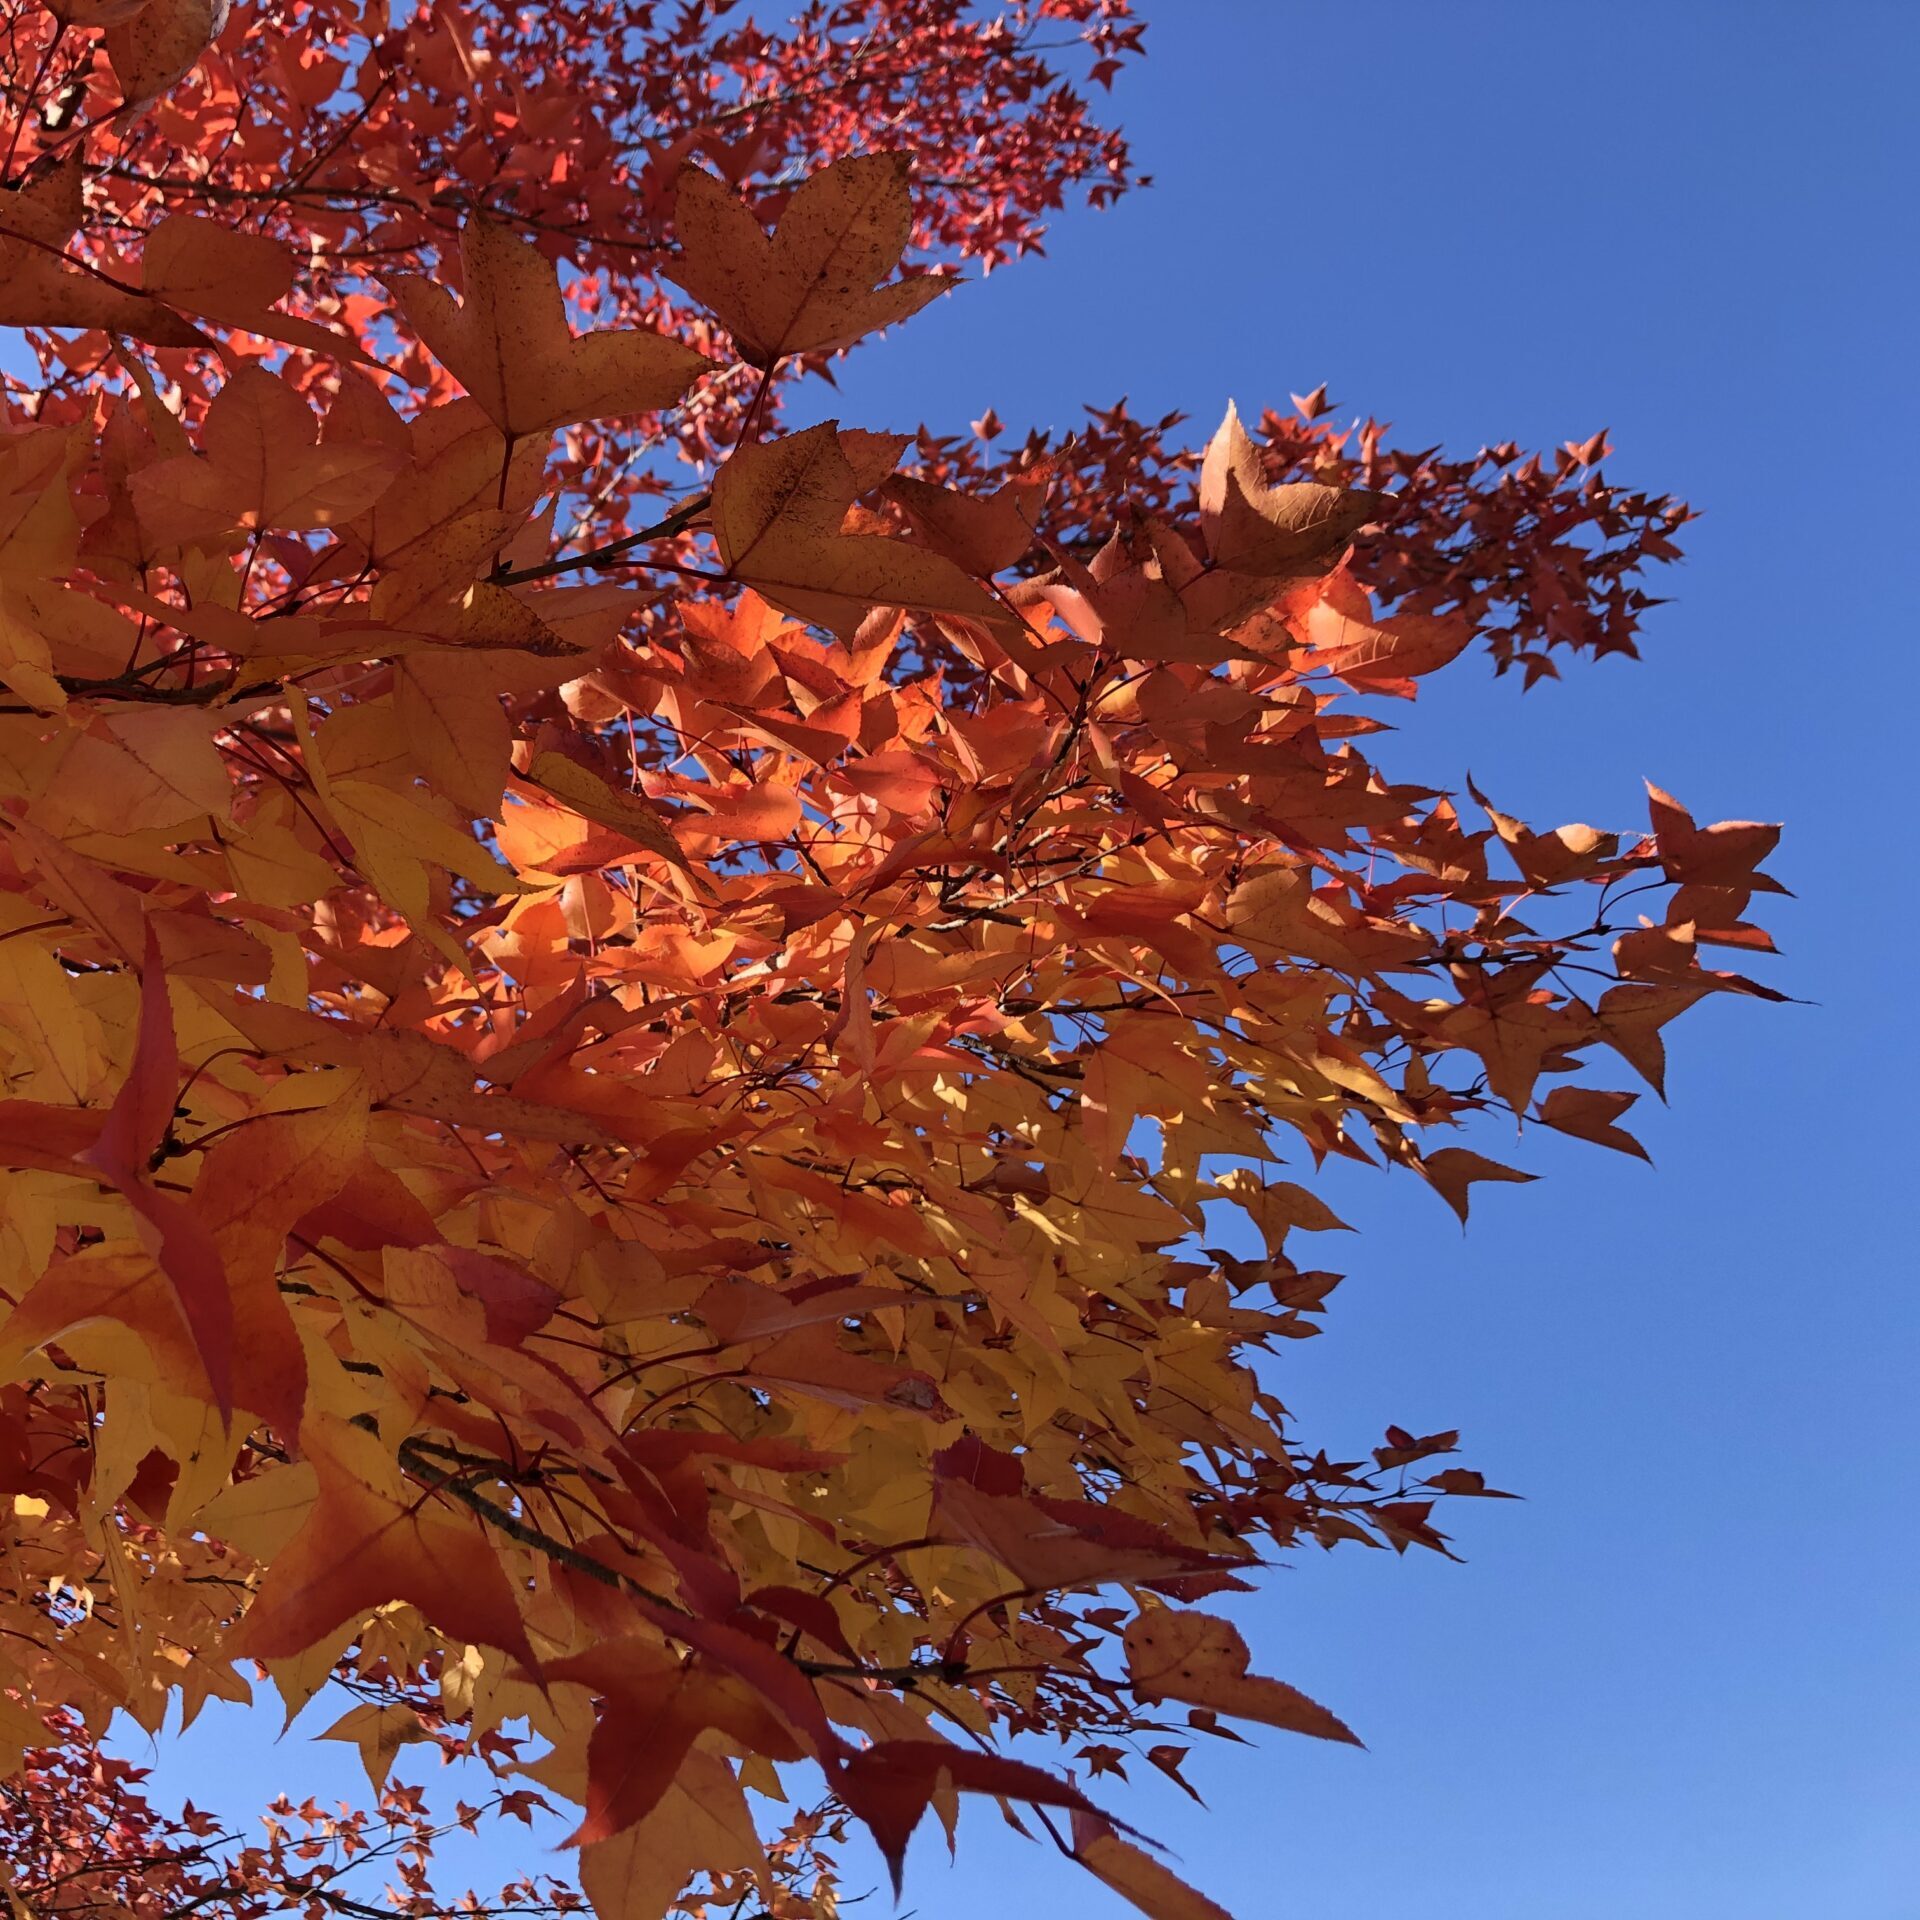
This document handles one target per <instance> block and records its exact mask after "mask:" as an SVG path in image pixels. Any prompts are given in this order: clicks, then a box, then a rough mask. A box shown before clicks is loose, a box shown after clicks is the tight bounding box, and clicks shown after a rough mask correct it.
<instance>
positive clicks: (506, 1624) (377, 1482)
mask: <svg viewBox="0 0 1920 1920" xmlns="http://www.w3.org/2000/svg"><path fill="white" fill-rule="evenodd" d="M300 1440H301V1448H302V1451H303V1452H304V1453H305V1455H306V1457H307V1458H308V1459H309V1460H310V1461H311V1462H312V1463H313V1466H314V1468H315V1470H316V1471H317V1473H318V1475H319V1498H318V1500H317V1501H316V1502H315V1504H314V1507H313V1511H312V1512H311V1514H309V1516H308V1517H307V1520H306V1522H305V1524H304V1525H302V1527H301V1528H300V1530H299V1531H298V1532H297V1533H296V1534H295V1535H294V1536H293V1538H292V1540H291V1541H289V1542H288V1544H287V1546H286V1547H285V1548H284V1549H282V1551H281V1552H280V1553H278V1554H277V1555H275V1557H274V1559H273V1561H272V1563H271V1565H270V1566H269V1567H268V1568H267V1571H266V1574H265V1576H264V1577H263V1578H262V1580H261V1582H260V1585H259V1587H258V1589H257V1590H256V1591H255V1593H254V1595H253V1598H252V1601H251V1602H250V1604H249V1605H248V1607H247V1611H246V1614H245V1615H244V1617H243V1618H242V1620H241V1623H240V1625H239V1627H238V1628H237V1629H236V1630H235V1633H234V1635H233V1636H232V1637H231V1638H230V1640H229V1642H228V1645H229V1647H230V1649H231V1650H232V1652H233V1653H234V1655H235V1657H236V1658H252V1659H258V1660H273V1659H283V1658H285V1657H286V1656H288V1655H290V1654H295V1653H298V1652H300V1651H301V1649H302V1648H304V1647H306V1646H308V1645H310V1644H311V1643H312V1642H314V1641H315V1640H318V1639H320V1638H322V1637H323V1636H325V1635H327V1634H330V1633H332V1632H333V1631H334V1630H335V1629H336V1628H338V1627H342V1626H345V1625H347V1624H348V1623H349V1622H352V1621H359V1620H362V1619H364V1618H365V1617H366V1616H368V1615H369V1614H372V1613H374V1612H376V1611H377V1610H378V1609H380V1608H381V1607H384V1606H386V1605H387V1604H388V1603H389V1602H391V1601H394V1600H405V1601H407V1602H408V1603H409V1604H411V1605H413V1606H415V1607H418V1608H419V1609H420V1611H421V1612H422V1613H423V1614H424V1615H426V1617H427V1618H428V1619H429V1620H430V1621H431V1622H432V1623H433V1625H435V1626H436V1627H438V1628H439V1629H441V1630H442V1631H443V1632H445V1633H447V1634H450V1635H452V1636H454V1637H456V1638H458V1639H462V1640H471V1641H477V1642H479V1643H481V1644H482V1645H486V1646H493V1647H498V1648H500V1649H501V1650H502V1651H503V1652H506V1653H510V1654H512V1655H514V1656H515V1658H517V1659H519V1660H520V1661H522V1662H523V1663H524V1664H525V1665H526V1666H527V1667H529V1668H531V1669H535V1670H537V1669H538V1662H537V1661H536V1660H535V1658H534V1653H533V1648H532V1646H531V1644H530V1643H529V1642H528V1639H527V1633H526V1628H525V1626H524V1625H523V1623H522V1621H521V1618H520V1612H519V1608H518V1607H517V1606H516V1604H515V1602H514V1597H513V1590H512V1588H511V1587H510V1586H509V1585H508V1584H507V1578H506V1575H505V1573H504V1572H502V1570H501V1567H500V1561H499V1558H498V1556H497V1555H496V1554H495V1552H494V1550H493V1548H492V1547H490V1546H489V1545H488V1543H487V1541H486V1540H485V1539H484V1538H483V1537H482V1536H481V1535H480V1534H478V1533H476V1532H474V1530H473V1529H472V1528H471V1527H469V1526H466V1525H464V1524H462V1522H461V1521H459V1520H457V1519H454V1518H452V1517H450V1516H449V1515H447V1514H445V1513H444V1512H442V1511H440V1510H438V1509H436V1508H435V1507H434V1506H433V1505H431V1504H423V1502H422V1501H421V1499H420V1498H419V1497H418V1495H417V1494H416V1495H409V1494H408V1492H407V1491H406V1490H405V1489H404V1488H403V1486H402V1483H401V1478H400V1473H399V1469H398V1468H397V1466H395V1464H394V1462H393V1459H392V1457H391V1456H390V1455H389V1454H388V1453H387V1451H386V1449H385V1448H384V1447H382V1446H381V1444H380V1442H379V1441H378V1439H377V1438H375V1437H374V1436H373V1435H372V1434H369V1433H365V1432H362V1431H361V1430H360V1429H358V1428H356V1427H353V1426H350V1425H348V1423H347V1422H346V1421H344V1420H342V1419H340V1418H339V1417H338V1416H337V1415H335V1414H330V1413H325V1412H316V1413H312V1414H309V1416H308V1417H307V1419H306V1421H305V1422H304V1423H303V1425H302V1427H301V1431H300Z"/></svg>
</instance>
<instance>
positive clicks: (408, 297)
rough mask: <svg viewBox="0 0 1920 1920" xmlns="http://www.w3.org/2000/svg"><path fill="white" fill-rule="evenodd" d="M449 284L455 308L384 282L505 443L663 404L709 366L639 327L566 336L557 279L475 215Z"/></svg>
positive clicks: (407, 286)
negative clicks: (455, 288) (459, 294)
mask: <svg viewBox="0 0 1920 1920" xmlns="http://www.w3.org/2000/svg"><path fill="white" fill-rule="evenodd" d="M460 284H461V287H462V290H463V298H462V299H461V300H459V301H458V302H456V301H455V299H454V297H453V295H452V294H450V293H449V292H448V291H447V290H446V288H444V287H442V286H439V285H437V284H436V283H435V282H433V281H431V280H428V279H425V278H423V277H422V276H420V275H418V274H398V275H394V276H393V277H391V278H390V279H389V280H388V282H387V286H388V288H389V290H390V291H391V292H392V294H393V296H394V299H395V300H396V301H397V302H398V303H399V307H400V311H401V314H402V315H403V316H404V317H405V319H406V321H407V324H408V325H409V326H410V327H412V328H413V330H414V332H415V333H417V334H418V335H419V336H420V338H421V339H422V340H423V341H425V342H426V344H427V346H428V348H429V349H430V350H431V351H432V353H433V355H434V357H435V358H436V359H438V360H439V361H441V362H442V364H444V365H445V366H446V367H447V369H448V370H449V371H450V372H452V373H453V374H454V375H456V376H457V377H458V379H459V380H460V382H461V384H462V385H463V386H464V387H465V388H466V390H467V391H468V392H469V393H470V394H471V395H472V396H473V397H474V399H476V400H477V401H478V402H479V403H480V405H481V406H482V407H483V408H484V409H485V411H486V415H487V418H488V419H489V420H491V421H492V422H493V424H494V425H495V426H496V427H498V428H499V429H500V431H501V432H502V433H504V434H505V435H507V437H508V438H509V439H517V438H520V437H521V436H523V435H527V434H537V433H545V432H548V431H550V430H551V429H553V428H555V427H564V426H568V425H571V424H573V423H575V422H577V421H582V420H604V419H611V418H615V417H618V416H621V415H626V414H635V413H645V412H647V411H649V410H650V409H652V408H655V407H666V406H671V405H672V404H673V403H674V402H675V401H676V400H678V399H679V398H680V396H681V395H682V394H683V393H685V392H686V390H687V389H688V387H690V386H691V385H692V384H693V382H694V381H695V380H696V379H698V378H699V376H700V375H701V374H702V373H704V372H705V371H706V370H707V368H708V367H710V366H711V365H712V364H713V362H712V361H710V360H709V359H707V357H706V356H705V355H704V354H699V353H696V352H694V350H693V349H692V348H691V347H687V346H683V345H681V343H680V342H679V341H677V340H670V339H668V338H667V337H666V336H665V335H664V334H659V333H655V332H652V331H651V330H650V329H647V328H644V327H626V328H620V329H616V330H612V331H609V332H604V333H590V334H587V335H586V336H584V337H583V338H581V339H575V338H574V336H573V332H572V330H571V329H570V328H569V327H568V325H567V312H566V303H565V301H564V300H563V299H562V298H561V294H560V276H559V274H558V273H557V272H556V271H555V270H554V268H553V266H552V265H551V264H550V263H549V262H548V261H546V260H544V259H542V258H541V256H540V254H539V253H538V251H537V250H536V249H534V248H533V247H530V246H528V245H526V244H525V243H524V242H523V241H521V240H520V239H519V237H518V236H517V235H516V234H515V233H514V232H513V230H512V229H511V228H509V227H506V226H503V225H501V224H500V223H499V222H497V221H494V220H490V219H488V218H487V217H486V216H485V215H484V214H473V215H470V216H469V217H468V219H467V221H466V223H465V225H464V226H462V228H461V229H460Z"/></svg>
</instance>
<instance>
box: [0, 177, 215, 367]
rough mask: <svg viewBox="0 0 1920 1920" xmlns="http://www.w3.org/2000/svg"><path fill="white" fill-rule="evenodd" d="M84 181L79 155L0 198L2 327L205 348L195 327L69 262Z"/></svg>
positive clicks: (106, 276) (109, 278)
mask: <svg viewBox="0 0 1920 1920" xmlns="http://www.w3.org/2000/svg"><path fill="white" fill-rule="evenodd" d="M84 178H85V175H84V170H83V167H82V164H81V159H80V155H79V152H78V150H77V149H76V150H73V151H70V152H69V153H68V154H67V155H66V156H65V157H64V158H62V159H61V160H59V161H57V162H55V163H53V164H51V165H48V166H45V167H43V168H41V169H40V170H39V171H37V172H35V173H34V174H32V175H31V176H29V178H28V179H27V180H26V181H25V182H24V183H23V184H21V185H19V186H17V187H12V188H10V189H8V190H6V191H4V192H0V325H5V326H10V327H101V328H105V329H108V330H110V331H112V332H115V333H124V334H128V335H131V336H132V338H134V339H136V340H145V341H148V342H150V343H151V344H152V345H154V346H157V347H191V346H195V345H198V344H199V343H200V340H201V338H202V336H201V334H200V331H199V329H198V328H197V327H195V326H193V325H192V324H191V323H190V322H189V321H186V320H183V319H182V318H181V317H180V316H179V315H178V314H177V313H174V312H173V311H171V310H170V309H169V308H167V307H165V306H163V305H161V303H160V302H159V301H158V300H154V299H150V298H149V297H147V296H146V295H145V294H142V293H139V292H136V291H135V290H134V289H133V288H131V287H127V286H123V285H121V284H120V283H119V282H118V281H116V280H115V279H114V278H113V277H112V276H111V275H110V274H108V273H106V272H104V271H102V270H100V269H98V268H90V267H88V266H86V265H85V264H83V263H80V262H77V261H75V260H74V259H73V258H71V257H70V256H69V254H68V251H67V249H68V242H69V241H70V239H71V238H72V235H73V232H74V230H75V228H77V227H78V226H79V225H80V222H81V219H82V216H83V212H84V201H83V197H82V195H83V187H84Z"/></svg>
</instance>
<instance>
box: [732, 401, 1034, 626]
mask: <svg viewBox="0 0 1920 1920" xmlns="http://www.w3.org/2000/svg"><path fill="white" fill-rule="evenodd" d="M888 464H889V466H890V465H891V462H889V463H888ZM860 491H861V485H860V476H858V475H857V474H856V472H855V470H854V467H853V464H852V462H851V461H850V460H849V459H848V456H847V450H846V447H845V445H844V444H843V437H842V435H841V433H840V430H839V425H838V423H837V422H836V421H831V420H829V421H825V422H823V423H822V424H821V425H819V426H817V427H809V428H808V429H807V430H806V431H805V432H804V433H795V434H788V435H786V436H785V437H784V438H782V439H779V440H774V441H771V442H769V443H767V444H765V445H761V446H746V447H740V448H737V449H736V450H735V452H734V454H733V457H732V458H731V459H730V460H728V462H727V463H726V465H725V466H723V467H722V468H721V469H720V471H719V473H718V474H717V475H716V476H715V478H714V483H713V531H714V537H715V538H716V540H717V541H718V542H719V545H720V553H721V557H722V558H723V559H724V560H725V562H726V564H727V570H728V571H729V572H730V573H732V574H733V575H735V576H736V577H737V578H739V579H741V580H744V581H746V582H747V583H748V584H749V585H751V586H752V587H754V588H755V590H756V591H758V592H759V593H760V594H761V595H762V596H763V597H764V598H765V599H767V600H769V601H771V602H772V603H773V604H774V605H775V606H776V607H781V608H784V609H785V610H786V611H787V612H789V613H792V614H795V615H797V616H798V617H799V618H801V619H803V620H811V621H815V622H817V623H818V624H820V625H821V626H826V627H832V628H833V629H834V630H835V631H836V632H839V631H847V632H851V631H853V630H854V629H855V628H857V627H858V626H859V624H860V623H861V622H862V621H863V620H865V619H866V617H867V616H868V615H869V614H870V613H871V612H872V611H873V610H874V608H875V607H880V606H896V607H910V608H913V609H914V610H916V611H919V612H928V613H947V614H954V615H958V616H960V617H961V618H964V619H970V620H975V621H978V622H980V623H981V624H982V625H983V626H990V627H1002V626H1005V625H1007V624H1008V623H1009V618H1010V617H1009V615H1008V614H1007V612H1006V610H1005V609H1004V608H1002V607H1001V606H999V605H998V604H997V603H996V602H995V601H994V599H993V597H992V596H991V595H990V594H989V593H987V592H986V590H985V589H984V588H982V587H981V586H980V585H979V584H978V583H977V582H976V581H974V580H973V579H971V578H970V577H969V576H968V575H966V574H965V573H963V572H962V571H961V570H960V568H959V567H957V566H956V565H955V564H954V563H953V562H952V561H951V560H949V559H947V558H946V557H945V556H944V555H941V554H937V553H929V552H928V551H926V550H925V549H924V548H919V547H912V546H909V545H907V544H906V543H905V542H904V541H900V540H892V539H888V538H887V537H886V536H884V535H881V534H871V533H843V532H842V531H841V526H842V523H843V522H844V520H845V519H846V515H847V510H848V508H849V507H851V506H852V505H853V503H854V500H855V498H856V496H857V495H858V494H859V493H860Z"/></svg>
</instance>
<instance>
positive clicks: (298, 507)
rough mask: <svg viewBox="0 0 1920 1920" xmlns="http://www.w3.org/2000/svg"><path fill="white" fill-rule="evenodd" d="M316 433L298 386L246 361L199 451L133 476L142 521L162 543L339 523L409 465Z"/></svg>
mask: <svg viewBox="0 0 1920 1920" xmlns="http://www.w3.org/2000/svg"><path fill="white" fill-rule="evenodd" d="M318 440H319V422H318V421H317V420H316V419H315V418H314V415H313V410H312V408H310V407H309V406H308V405H307V403H306V401H305V400H304V399H303V398H302V397H301V396H300V395H299V394H298V393H296V392H295V391H294V390H293V388H292V387H290V386H289V385H288V384H287V383H286V382H285V381H284V380H282V379H280V378H278V377H277V376H276V375H274V374H271V373H267V372H265V371H264V370H263V369H261V368H259V367H242V368H241V369H240V370H239V372H237V373H235V374H234V375H233V376H232V377H231V378H230V379H229V380H228V381H227V383H226V385H225V386H223V387H222V388H221V389H220V391H219V393H218V394H216V395H215V396H214V399H213V402H212V404H211V405H210V406H209V407H208V408H207V416H206V422H205V424H204V426H203V427H202V429H201V446H202V449H203V451H202V452H201V453H200V454H197V455H194V454H189V455H187V456H185V457H183V458H181V459H177V460H162V461H160V462H158V463H157V464H156V465H154V466H151V467H146V468H143V469H142V470H141V471H140V472H139V473H137V474H136V475H135V476H134V481H133V493H134V500H135V503H136V506H137V508H138V511H139V514H140V518H141V521H142V523H143V524H144V525H145V526H146V527H147V529H148V530H149V531H150V532H151V533H152V534H153V535H154V536H155V537H156V538H157V539H159V540H162V541H165V542H172V541H177V540H190V539H193V538H194V537H195V536H196V535H198V534H200V533H203V532H205V531H207V530H208V529H224V528H229V527H237V528H245V529H247V530H249V531H253V530H261V531H266V530H270V529H285V530H297V529H301V528H309V527H328V526H333V525H336V524H337V523H339V522H340V521H343V520H351V519H352V518H354V516H355V515H356V514H360V513H364V512H365V511H366V510H367V508H369V507H370V506H372V505H373V503H374V502H375V501H376V500H377V499H379V497H380V496H381V494H383V493H384V492H385V491H386V490H387V486H388V484H389V483H390V482H391V481H392V480H393V478H394V476H395V475H396V474H397V473H398V472H399V471H400V469H401V467H402V466H403V465H404V464H405V463H404V462H403V461H402V459H401V457H400V456H399V455H398V454H397V453H395V452H394V451H393V449H392V448H390V447H383V446H380V445H378V444H375V443H373V442H366V441H363V442H358V443H346V444H341V443H338V442H334V443H330V444H327V445H321V444H318Z"/></svg>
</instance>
